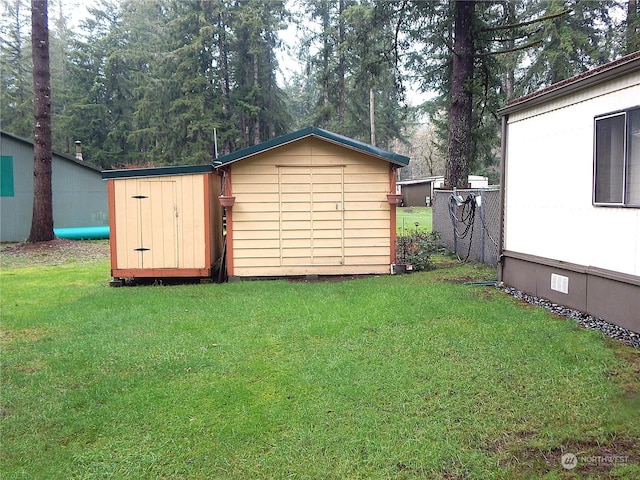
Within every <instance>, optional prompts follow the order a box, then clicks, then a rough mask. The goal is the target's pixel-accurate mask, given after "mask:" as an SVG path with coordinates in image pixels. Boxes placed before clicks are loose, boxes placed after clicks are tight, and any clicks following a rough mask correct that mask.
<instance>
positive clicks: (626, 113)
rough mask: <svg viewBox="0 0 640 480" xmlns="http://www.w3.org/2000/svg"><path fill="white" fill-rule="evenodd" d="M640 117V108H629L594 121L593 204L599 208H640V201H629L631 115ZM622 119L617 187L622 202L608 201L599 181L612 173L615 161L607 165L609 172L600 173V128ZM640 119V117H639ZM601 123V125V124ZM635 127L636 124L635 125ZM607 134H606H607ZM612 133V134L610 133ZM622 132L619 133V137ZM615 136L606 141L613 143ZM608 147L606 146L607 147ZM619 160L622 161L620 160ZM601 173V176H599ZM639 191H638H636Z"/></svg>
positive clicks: (639, 190)
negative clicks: (620, 166) (602, 192)
mask: <svg viewBox="0 0 640 480" xmlns="http://www.w3.org/2000/svg"><path fill="white" fill-rule="evenodd" d="M632 113H633V114H634V115H636V116H637V115H639V114H640V106H634V107H629V108H626V109H623V110H617V111H614V112H609V113H606V114H603V115H598V116H596V117H594V120H593V175H592V204H593V205H594V206H598V207H626V208H640V200H636V201H634V202H633V203H632V202H631V201H630V200H629V191H630V189H629V178H628V170H629V165H630V164H631V159H630V150H631V145H632V142H631V135H632V128H631V125H630V118H631V114H632ZM619 118H622V119H623V120H624V123H623V125H624V127H623V128H624V131H622V132H621V133H622V139H623V142H622V143H623V144H622V148H621V150H622V169H621V171H620V172H619V173H618V175H619V184H618V185H617V186H618V187H619V188H621V200H620V201H611V200H608V199H602V194H600V196H599V187H601V185H602V184H601V183H599V182H598V179H599V178H600V179H602V178H603V177H604V176H606V174H608V173H611V170H613V168H612V167H611V163H613V160H611V159H609V162H608V165H605V167H607V169H608V170H609V171H603V169H601V170H600V172H599V167H600V166H602V162H599V160H603V159H602V158H601V157H599V156H598V153H599V147H600V146H599V145H598V138H599V132H601V131H603V130H599V127H600V126H602V127H606V125H605V122H606V121H608V120H611V121H614V120H615V119H619ZM638 118H640V117H638ZM599 122H600V123H599ZM634 125H635V124H634ZM605 133H606V132H605ZM609 133H610V132H609ZM619 134H620V132H618V136H619ZM613 137H614V135H613V134H610V135H609V136H608V138H606V139H605V140H608V141H610V142H611V141H612V140H614V139H613ZM605 147H606V145H605ZM607 150H608V152H609V153H611V147H610V145H609V147H608V148H607ZM618 160H620V159H619V158H618ZM635 167H636V168H638V167H640V164H638V165H635ZM599 173H600V175H599ZM636 189H638V191H636ZM633 192H634V196H636V197H638V196H639V195H640V185H637V186H634V190H633Z"/></svg>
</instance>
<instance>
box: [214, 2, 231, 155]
mask: <svg viewBox="0 0 640 480" xmlns="http://www.w3.org/2000/svg"><path fill="white" fill-rule="evenodd" d="M225 28H226V27H225V18H224V17H223V13H222V11H220V12H219V13H218V32H219V33H218V42H219V44H218V54H219V55H218V56H219V58H220V70H221V72H220V90H221V94H222V117H223V124H222V125H223V127H225V128H226V127H227V126H228V124H229V123H230V122H231V95H230V93H229V92H230V91H231V80H230V79H229V56H228V52H227V48H228V46H227V45H228V42H227V34H226V30H225ZM233 150H234V145H233V143H232V142H231V140H230V139H229V138H228V137H227V135H225V140H224V141H223V142H222V148H221V150H220V154H222V155H226V154H228V153H231V152H232V151H233Z"/></svg>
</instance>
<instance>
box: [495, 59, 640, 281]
mask: <svg viewBox="0 0 640 480" xmlns="http://www.w3.org/2000/svg"><path fill="white" fill-rule="evenodd" d="M638 99H640V72H634V73H633V74H629V75H625V76H623V77H620V78H616V79H614V80H612V81H611V82H610V83H607V84H599V85H597V86H595V87H594V88H589V89H584V90H582V91H580V92H577V93H575V94H572V95H568V96H565V97H560V98H557V99H554V100H553V101H549V102H546V103H544V104H540V105H535V106H533V107H532V108H530V109H523V110H521V111H518V112H516V113H513V114H510V115H509V118H508V134H507V139H506V141H507V146H506V149H507V150H506V156H507V161H506V171H505V178H504V183H505V204H504V222H505V223H504V249H505V250H508V251H513V252H519V253H523V254H530V255H536V256H539V257H544V258H549V259H554V260H560V261H565V262H570V263H574V264H576V265H586V266H593V267H599V268H603V269H607V270H612V271H618V272H621V273H626V274H631V275H640V242H638V240H637V239H638V238H640V209H639V208H624V207H623V206H618V207H609V208H602V207H599V206H597V205H594V198H593V196H594V179H593V177H594V138H595V130H594V127H595V122H594V119H595V118H599V116H600V115H602V114H603V113H606V112H624V111H627V112H629V111H630V109H631V108H632V107H633V108H635V107H636V106H637V104H638ZM630 102H633V103H632V104H630ZM632 137H633V140H632V141H631V142H629V143H630V148H631V157H632V159H633V160H632V162H631V163H630V164H629V168H628V169H627V176H628V178H631V180H630V181H631V182H637V181H638V180H637V179H638V170H639V168H638V163H637V154H638V150H640V148H638V139H637V134H634V135H632ZM629 176H630V177H629ZM628 181H629V180H628Z"/></svg>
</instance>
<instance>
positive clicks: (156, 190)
mask: <svg viewBox="0 0 640 480" xmlns="http://www.w3.org/2000/svg"><path fill="white" fill-rule="evenodd" d="M102 176H103V178H104V179H106V180H107V192H108V198H109V226H110V233H111V234H110V244H111V275H112V276H113V278H114V281H116V282H117V281H119V280H121V279H124V278H162V277H209V276H211V275H212V273H213V271H214V264H215V262H216V260H217V259H218V258H220V257H221V255H222V209H221V208H220V205H219V203H218V201H217V198H216V197H217V196H218V195H219V194H220V183H221V182H220V177H219V176H218V175H217V174H216V173H215V172H214V171H213V166H212V165H196V166H182V167H160V168H141V169H126V170H109V171H105V172H103V175H102Z"/></svg>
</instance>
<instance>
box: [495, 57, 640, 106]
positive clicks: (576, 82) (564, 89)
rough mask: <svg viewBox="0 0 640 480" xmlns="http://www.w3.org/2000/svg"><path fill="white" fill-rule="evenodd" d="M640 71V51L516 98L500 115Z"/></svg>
mask: <svg viewBox="0 0 640 480" xmlns="http://www.w3.org/2000/svg"><path fill="white" fill-rule="evenodd" d="M636 71H640V51H638V52H634V53H632V54H630V55H626V56H624V57H621V58H619V59H618V60H615V61H613V62H610V63H606V64H604V65H601V66H599V67H597V68H594V69H592V70H589V71H587V72H583V73H581V74H579V75H576V76H574V77H571V78H567V79H566V80H562V81H561V82H558V83H554V84H553V85H550V86H548V87H546V88H543V89H542V90H539V91H537V92H534V93H531V94H529V95H525V96H523V97H520V98H516V99H514V100H511V101H510V102H508V103H507V104H506V105H505V106H504V108H502V109H500V110H498V113H499V114H500V115H508V114H510V113H514V112H518V111H520V110H525V109H527V108H529V107H533V106H535V105H539V104H541V103H544V102H548V101H550V100H553V99H555V98H558V97H562V96H564V95H567V94H569V93H574V92H577V91H579V90H582V89H584V88H588V87H591V86H593V85H597V84H599V83H603V82H606V81H608V80H610V79H612V78H616V77H618V76H620V75H623V74H625V73H631V72H636Z"/></svg>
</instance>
